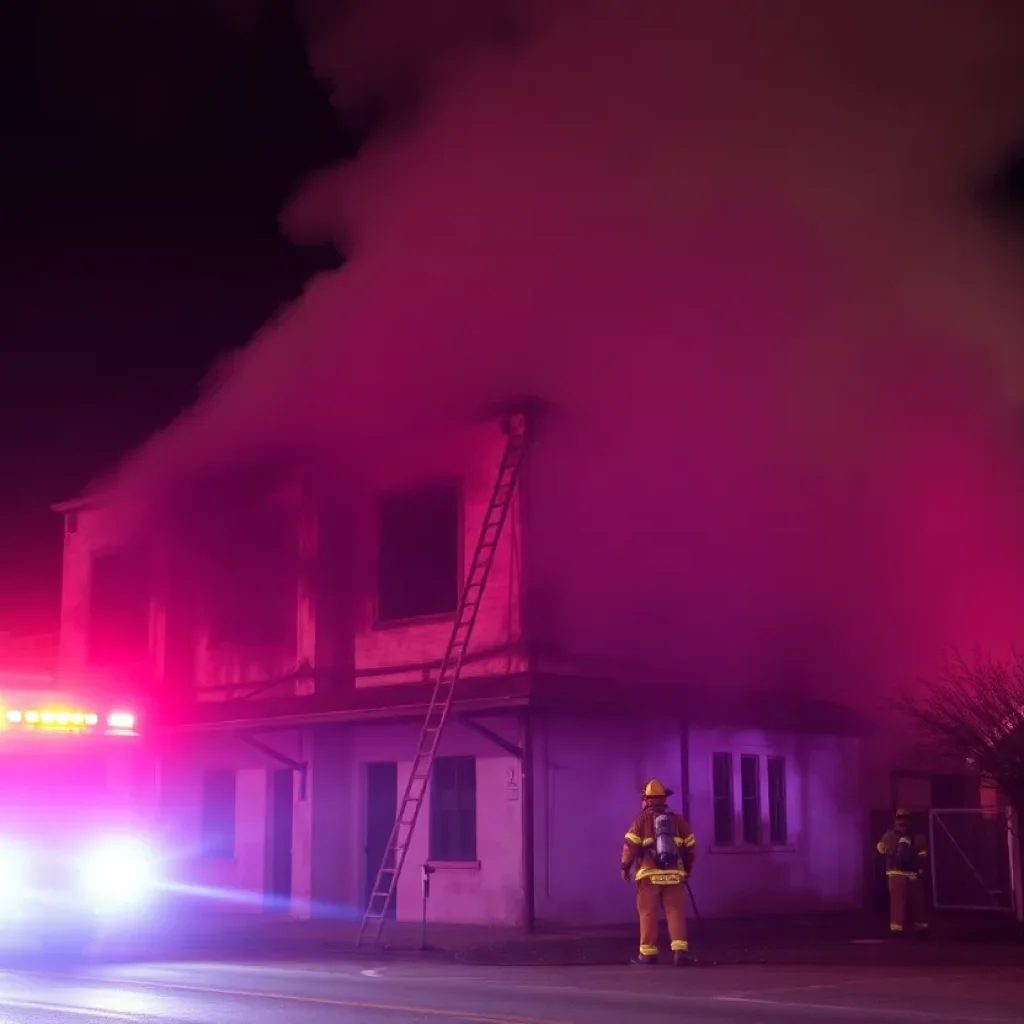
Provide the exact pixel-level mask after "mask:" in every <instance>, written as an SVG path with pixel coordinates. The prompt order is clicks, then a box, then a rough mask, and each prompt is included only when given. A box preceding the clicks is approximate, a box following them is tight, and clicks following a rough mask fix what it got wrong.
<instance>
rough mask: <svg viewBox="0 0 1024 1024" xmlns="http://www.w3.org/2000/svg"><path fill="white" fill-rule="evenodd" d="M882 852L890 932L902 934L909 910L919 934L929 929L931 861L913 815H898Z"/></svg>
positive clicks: (881, 846) (881, 842) (881, 843)
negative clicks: (927, 869) (926, 876)
mask: <svg viewBox="0 0 1024 1024" xmlns="http://www.w3.org/2000/svg"><path fill="white" fill-rule="evenodd" d="M878 852H879V853H880V854H881V855H882V856H883V857H885V874H886V876H887V877H888V879H889V931H890V932H892V934H893V935H902V934H903V929H904V925H905V924H906V918H907V907H908V905H909V907H910V916H911V918H912V919H913V922H914V931H915V932H917V933H918V934H921V933H923V932H926V931H927V930H928V917H927V913H926V910H925V899H924V880H923V879H924V869H925V866H926V864H927V861H928V843H927V842H926V841H925V838H924V836H922V835H921V834H920V833H917V834H914V833H913V832H911V828H910V813H909V812H908V811H905V810H902V809H901V810H898V811H897V812H896V819H895V821H894V823H893V827H892V828H891V829H890V830H889V831H888V832H886V833H885V835H884V836H882V838H881V839H880V840H879V841H878Z"/></svg>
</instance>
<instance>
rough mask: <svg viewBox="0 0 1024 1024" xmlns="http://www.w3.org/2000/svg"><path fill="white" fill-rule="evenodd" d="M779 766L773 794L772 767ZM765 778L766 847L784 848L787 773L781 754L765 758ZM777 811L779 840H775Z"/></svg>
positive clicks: (786, 841) (787, 830) (787, 791)
mask: <svg viewBox="0 0 1024 1024" xmlns="http://www.w3.org/2000/svg"><path fill="white" fill-rule="evenodd" d="M773 765H776V766H780V767H781V772H780V773H779V774H778V775H777V783H778V785H777V789H778V792H773V789H775V788H776V787H774V786H773V784H772V766H773ZM765 777H766V779H767V783H768V787H767V793H766V794H765V801H766V808H767V812H768V845H769V846H773V847H776V848H778V847H784V846H788V845H789V787H788V781H789V772H788V767H787V764H786V758H785V756H784V755H782V754H769V755H767V756H766V758H765ZM776 809H778V810H779V811H780V814H779V816H778V819H779V820H780V821H781V833H779V834H781V838H776V835H777V833H776V821H777V818H776V815H775V813H774V811H775V810H776Z"/></svg>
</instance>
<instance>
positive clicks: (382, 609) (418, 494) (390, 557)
mask: <svg viewBox="0 0 1024 1024" xmlns="http://www.w3.org/2000/svg"><path fill="white" fill-rule="evenodd" d="M461 511H462V492H461V490H460V488H459V487H458V486H456V485H446V486H440V487H431V488H429V489H423V490H417V491H405V492H401V493H394V494H387V495H384V496H383V497H382V498H381V503H380V552H379V554H380V562H379V572H378V579H377V621H378V622H380V623H388V622H401V621H402V620H405V619H418V618H426V617H428V616H433V615H450V614H451V613H452V612H454V611H455V610H456V608H457V607H458V602H459V568H460V564H461V558H460V554H461V551H460V549H461V543H460V542H461V525H462V524H461V519H462V516H461Z"/></svg>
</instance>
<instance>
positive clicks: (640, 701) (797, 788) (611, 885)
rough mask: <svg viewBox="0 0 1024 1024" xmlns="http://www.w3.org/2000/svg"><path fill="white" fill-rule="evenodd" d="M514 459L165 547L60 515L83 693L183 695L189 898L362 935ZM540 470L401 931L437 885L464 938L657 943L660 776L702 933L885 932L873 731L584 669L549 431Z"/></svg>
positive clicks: (482, 626) (78, 505)
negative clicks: (630, 930) (867, 774)
mask: <svg viewBox="0 0 1024 1024" xmlns="http://www.w3.org/2000/svg"><path fill="white" fill-rule="evenodd" d="M505 443H506V439H505V436H504V434H503V432H502V430H501V429H500V424H499V421H498V420H497V419H493V420H491V419H488V420H485V421H482V422H478V423H475V424H472V425H469V426H466V427H464V428H457V429H452V430H451V431H450V432H449V433H447V434H443V435H440V434H439V435H437V436H434V435H430V436H428V437H425V438H419V439H417V440H416V441H415V442H411V443H409V444H408V445H405V446H398V447H396V448H395V450H394V451H393V452H391V453H390V454H388V453H385V454H379V455H378V456H376V457H375V458H374V459H373V460H372V462H371V463H368V464H367V465H366V466H364V467H362V469H361V471H360V472H359V473H358V474H353V475H351V476H350V477H348V478H346V481H345V485H344V486H335V485H334V483H333V482H332V486H330V487H326V486H323V483H322V480H323V479H325V478H324V477H321V478H320V481H321V482H320V483H315V482H314V483H311V482H310V481H309V479H307V480H305V482H304V483H303V484H302V485H301V486H300V485H298V484H296V483H295V482H294V480H288V481H286V482H285V483H280V480H277V481H275V482H274V483H273V486H271V484H268V482H267V480H266V479H263V480H262V481H261V482H260V483H259V484H258V485H257V484H256V483H254V482H253V481H252V480H248V481H241V482H237V483H232V484H231V485H230V486H228V485H227V484H225V486H224V487H223V488H220V487H217V488H214V487H212V486H210V485H209V484H208V483H207V485H205V486H204V487H202V488H198V489H197V491H196V493H195V494H193V495H190V496H186V497H183V498H182V500H181V501H180V502H179V503H177V504H176V505H175V507H174V508H173V509H172V508H170V507H168V508H167V509H162V510H159V514H157V515H154V516H153V517H151V519H150V520H149V523H150V525H149V527H148V532H146V531H143V533H141V534H131V535H129V534H126V533H125V532H124V527H123V522H124V517H119V516H116V515H115V514H113V511H112V509H111V507H110V506H109V504H108V503H105V502H104V501H103V500H100V499H97V500H82V501H78V502H72V503H69V504H65V505H62V506H59V507H58V510H59V511H60V512H61V513H62V514H63V515H64V517H65V524H66V525H65V550H64V593H63V610H62V632H61V651H60V656H61V665H62V669H63V670H64V671H65V672H73V673H76V674H78V673H82V672H102V673H105V674H107V675H114V676H119V677H120V678H122V679H124V680H136V681H140V682H142V683H144V685H145V686H146V688H147V689H148V690H149V691H150V692H151V693H153V694H156V695H157V703H158V705H159V708H160V712H159V715H160V717H162V719H163V721H164V723H165V725H166V731H165V739H164V749H163V764H162V770H161V788H162V813H163V815H164V819H165V823H166V825H167V827H168V830H169V834H172V835H173V836H174V846H175V849H176V850H177V852H178V854H179V857H180V862H181V865H182V868H181V870H182V873H183V875H184V876H185V880H186V881H187V882H188V883H189V884H191V885H194V886H196V887H199V888H200V889H202V890H206V889H209V890H217V891H220V892H222V893H225V894H228V895H230V896H231V898H233V899H236V900H238V902H239V905H242V906H249V907H252V908H253V909H260V910H262V909H281V908H287V909H288V911H289V912H290V913H292V914H295V915H309V914H323V915H332V916H336V917H341V918H352V919H355V918H358V917H359V916H360V915H361V913H362V911H363V909H364V907H365V905H366V901H367V896H368V893H369V891H370V888H371V885H372V883H373V880H374V877H375V873H376V870H377V867H378V866H379V863H380V860H381V857H382V855H383V851H384V848H385V846H386V844H387V840H388V835H389V831H390V829H391V826H392V824H393V821H394V818H395V813H396V808H397V803H398V800H399V799H400V795H401V792H402V790H403V787H404V784H405V781H406V779H407V776H408V773H409V771H410V763H411V760H412V758H413V755H414V753H415V750H416V744H417V736H418V730H419V727H420V724H421V722H422V717H423V713H424V708H425V704H426V701H427V699H428V696H429V692H430V687H431V678H432V674H433V673H435V672H436V670H437V667H438V664H439V661H440V659H441V657H442V654H443V652H444V649H445V645H446V642H447V640H448V637H449V634H450V632H451V628H452V623H453V619H454V615H455V612H456V608H457V604H458V600H459V595H460V587H461V585H462V580H463V576H464V572H465V567H466V565H467V562H468V560H469V559H470V557H471V555H472V552H473V550H474V546H475V544H476V541H477V536H478V533H479V530H480V527H481V523H482V520H483V517H484V514H485V512H486V509H487V506H488V502H489V500H490V497H491V493H492V489H493V487H494V481H495V476H496V474H497V471H498V466H499V461H500V459H501V456H502V452H503V450H504V445H505ZM530 444H531V448H528V450H527V455H526V461H525V463H524V470H523V474H522V479H521V482H520V487H519V489H518V491H517V494H516V497H515V500H514V503H513V505H512V508H511V511H510V514H509V518H508V521H507V523H506V527H505V529H504V532H503V534H502V536H501V540H500V545H499V547H498V549H497V552H496V555H495V560H494V565H493V570H492V572H491V575H490V579H489V583H488V586H487V589H486V593H485V596H484V601H483V604H482V607H481V610H480V615H479V619H478V622H477V626H476V631H475V634H474V636H473V640H472V644H471V647H470V652H469V656H468V658H467V662H466V664H465V667H464V669H463V673H462V678H461V680H460V682H459V686H458V691H457V699H456V702H455V706H454V710H453V716H452V718H451V720H450V722H449V724H448V727H447V729H446V731H445V734H444V737H443V740H442V744H441V748H440V752H439V757H438V759H437V761H436V763H435V766H434V771H433V776H432V779H431V783H430V788H429V793H428V798H427V805H426V806H425V807H424V809H423V813H422V815H421V817H420V820H419V824H418V826H417V829H416V833H415V835H414V838H413V842H412V847H411V849H410V853H409V859H408V861H407V867H406V870H405V872H404V873H403V876H402V878H401V880H400V884H399V889H398V895H397V915H398V917H399V918H403V919H406V918H415V917H417V916H418V915H419V913H420V883H419V877H420V872H419V870H418V868H419V866H420V865H421V864H424V863H429V864H431V865H432V866H433V867H435V868H436V869H437V870H436V873H435V874H434V876H433V891H432V897H431V904H430V914H431V917H432V918H433V919H435V920H443V921H451V922H467V923H485V924H495V925H498V924H501V925H514V924H520V925H524V926H529V925H531V924H532V923H534V922H535V921H539V922H553V923H563V924H599V923H606V922H615V921H621V920H627V919H628V918H629V917H630V915H631V914H632V913H633V905H632V904H633V894H632V892H631V889H630V887H629V886H625V885H623V883H622V879H621V877H620V874H619V871H618V855H619V847H620V845H621V841H622V836H623V833H624V831H625V828H626V827H627V825H628V822H629V821H630V820H631V818H632V816H633V815H634V814H635V812H636V809H637V807H638V803H639V792H640V789H641V787H642V785H643V783H644V782H645V781H646V780H647V779H648V778H651V777H657V778H660V779H662V780H663V781H664V782H665V783H666V784H667V785H668V786H670V787H671V788H673V789H674V790H675V791H676V794H677V796H676V797H675V802H676V804H677V806H679V807H680V809H682V810H683V811H684V813H685V814H687V815H688V816H689V818H690V820H691V822H692V825H693V828H694V831H695V833H696V835H697V838H698V844H699V856H700V864H699V868H698V871H697V873H696V875H695V880H694V886H695V890H696V892H697V898H698V900H699V903H700V906H701V911H702V913H704V914H706V915H730V914H741V913H742V914H748V913H752V912H764V913H770V912H779V911H785V910H792V911H807V910H817V909H825V908H846V907H855V906H859V905H860V904H861V902H862V900H863V896H864V887H865V851H866V850H868V849H870V846H871V844H870V842H869V841H868V839H869V811H870V809H871V807H872V806H874V807H876V808H881V809H885V808H886V807H887V806H888V804H889V798H890V795H889V794H888V793H884V794H883V795H882V796H880V797H879V796H877V795H875V794H871V793H868V792H867V791H866V788H865V783H864V777H863V774H862V772H861V767H860V766H861V763H862V760H863V759H862V758H861V754H860V743H861V741H860V739H859V738H858V735H857V728H856V727H855V726H854V724H853V719H852V718H851V716H850V714H849V713H848V712H847V711H844V710H843V709H837V708H832V707H829V706H827V705H824V704H821V703H815V702H811V701H806V700H798V699H796V698H794V699H793V700H789V699H788V698H787V697H786V696H785V695H784V694H781V693H778V692H766V693H764V694H762V696H761V697H760V698H757V697H755V696H753V695H748V696H747V697H746V698H744V699H743V700H742V701H741V700H737V699H735V697H734V696H730V695H729V694H728V693H722V694H720V695H719V699H715V694H714V692H713V690H714V688H710V689H709V688H708V687H701V688H700V690H701V692H702V698H701V700H699V701H695V700H694V699H693V694H694V692H695V690H696V689H697V688H695V687H693V686H691V685H689V682H688V681H687V680H685V679H680V678H666V677H664V676H659V675H657V674H656V673H654V672H651V673H649V674H646V673H644V672H642V671H640V670H636V671H633V672H630V671H629V670H624V669H623V668H622V667H621V666H617V667H615V668H614V669H612V668H608V667H606V668H605V669H602V668H601V666H596V667H595V666H594V665H592V664H590V665H583V664H581V663H580V662H579V661H574V660H573V659H572V658H569V657H566V656H556V654H554V653H553V648H552V645H551V642H550V638H551V635H552V616H553V614H554V613H553V611H552V607H553V605H552V600H551V595H550V594H548V593H545V594H542V593H541V588H540V587H539V586H538V585H537V584H536V583H535V582H534V581H535V580H537V579H540V578H541V577H542V575H543V574H542V573H541V572H540V571H539V569H540V568H541V567H540V566H538V565H536V563H535V561H534V560H535V559H536V558H537V557H538V554H537V553H538V552H539V551H541V550H542V546H541V545H542V538H541V533H542V529H543V523H539V522H538V517H537V514H536V510H537V509H539V508H542V503H539V502H538V495H537V487H538V479H537V478H536V477H534V476H533V475H532V474H531V471H530V460H531V459H532V458H534V457H535V455H536V449H535V448H533V447H532V446H535V445H543V444H544V436H543V434H542V433H541V434H538V435H537V436H536V437H534V438H533V439H532V440H531V442H530ZM310 478H312V475H310ZM279 483H280V486H278V484H279ZM119 524H120V525H119ZM535 538H536V539H535ZM543 550H544V551H545V557H546V558H548V559H551V558H554V557H557V556H556V554H553V553H552V552H553V550H554V549H553V548H552V546H551V544H550V543H548V544H547V545H546V547H544V548H543ZM596 557H597V556H596V555H595V558H596ZM638 600H642V597H640V596H638ZM541 637H543V638H544V642H541V640H540V638H541Z"/></svg>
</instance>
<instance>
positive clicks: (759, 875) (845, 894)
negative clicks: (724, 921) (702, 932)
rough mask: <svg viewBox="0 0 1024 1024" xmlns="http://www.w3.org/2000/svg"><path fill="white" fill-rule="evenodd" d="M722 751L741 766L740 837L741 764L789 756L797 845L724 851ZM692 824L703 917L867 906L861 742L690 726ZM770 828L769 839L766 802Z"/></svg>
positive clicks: (790, 814)
mask: <svg viewBox="0 0 1024 1024" xmlns="http://www.w3.org/2000/svg"><path fill="white" fill-rule="evenodd" d="M715 752H729V753H731V754H732V755H733V760H734V773H735V774H734V792H735V795H736V798H737V799H736V803H735V804H734V807H735V812H736V813H735V828H736V834H737V836H739V835H740V834H741V831H740V830H741V820H740V816H739V815H740V811H739V800H738V797H739V793H740V782H739V758H740V756H741V755H742V754H755V755H758V756H760V757H761V759H762V761H761V765H762V767H761V771H762V781H761V786H762V793H764V791H765V788H766V781H765V779H764V777H763V773H764V767H763V765H764V758H765V757H768V756H776V757H778V756H781V757H784V758H785V759H786V803H787V820H788V833H789V834H788V841H787V843H786V845H785V846H782V847H772V846H768V845H762V846H757V847H746V846H744V845H743V844H742V843H737V844H736V845H734V846H731V847H723V848H715V846H714V842H713V839H714V816H713V802H712V778H711V762H712V755H713V754H714V753H715ZM689 765H690V786H691V794H692V796H691V812H690V819H691V824H692V826H693V829H694V832H695V833H696V834H697V836H698V840H699V842H700V853H701V856H700V862H699V864H698V867H697V870H696V871H695V872H694V878H693V888H694V894H695V896H696V898H697V900H698V903H699V906H700V909H701V913H703V914H708V915H711V916H730V915H743V914H751V913H771V912H773V911H815V910H824V909H833V908H845V907H855V906H859V905H860V904H861V898H862V888H863V864H864V849H865V843H866V842H867V838H868V837H867V835H866V832H865V827H866V824H867V819H866V813H865V812H864V810H863V808H862V804H861V793H860V788H859V783H858V776H857V768H858V749H857V742H856V741H854V740H848V739H840V738H837V737H830V736H812V735H794V734H772V733H764V732H757V731H731V730H714V729H698V728H695V729H693V730H691V733H690V742H689ZM761 820H762V830H763V831H764V833H765V835H767V829H768V821H767V817H766V801H764V800H763V801H762V819H761Z"/></svg>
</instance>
